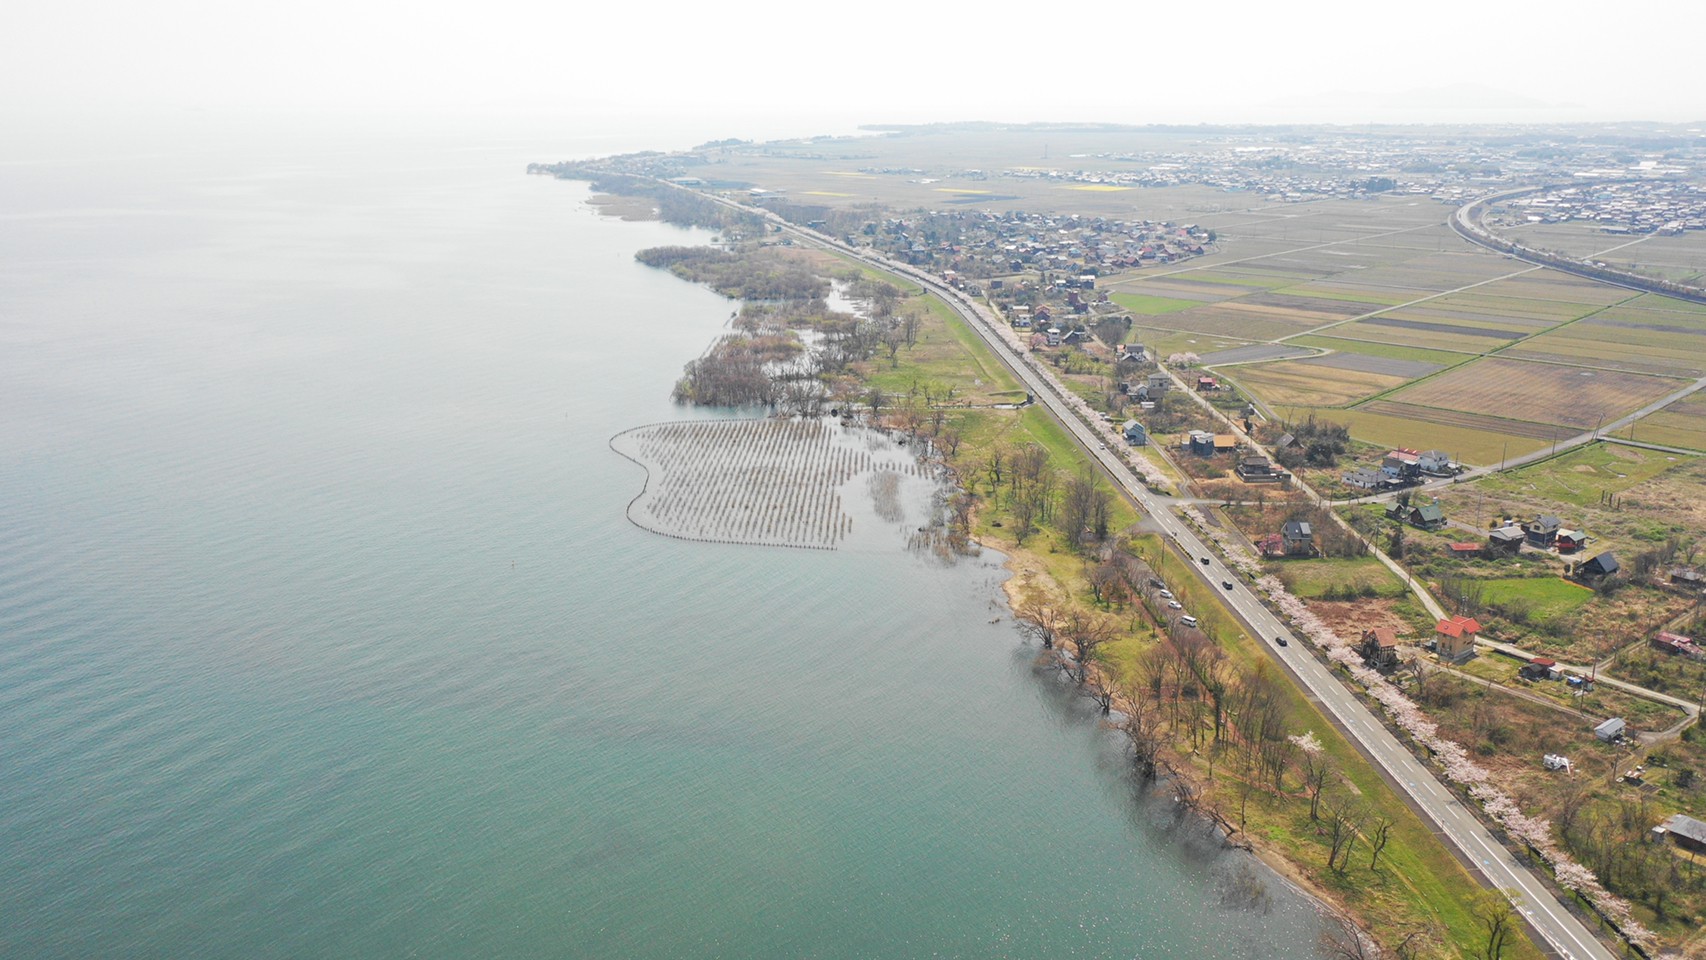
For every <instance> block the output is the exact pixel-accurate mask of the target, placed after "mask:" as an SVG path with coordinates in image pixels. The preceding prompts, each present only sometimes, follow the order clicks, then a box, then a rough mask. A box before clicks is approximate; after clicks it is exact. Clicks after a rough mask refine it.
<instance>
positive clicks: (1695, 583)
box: [1669, 567, 1706, 590]
mask: <svg viewBox="0 0 1706 960" xmlns="http://www.w3.org/2000/svg"><path fill="white" fill-rule="evenodd" d="M1669 576H1670V585H1671V586H1673V587H1681V588H1682V589H1684V590H1701V589H1706V574H1703V573H1701V572H1700V571H1699V570H1696V569H1694V568H1693V567H1671V568H1670V570H1669Z"/></svg>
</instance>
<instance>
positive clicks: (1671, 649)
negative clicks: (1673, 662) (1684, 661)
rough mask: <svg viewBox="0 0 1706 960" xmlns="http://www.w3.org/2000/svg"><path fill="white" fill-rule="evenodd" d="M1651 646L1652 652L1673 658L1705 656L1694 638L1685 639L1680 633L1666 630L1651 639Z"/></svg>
mask: <svg viewBox="0 0 1706 960" xmlns="http://www.w3.org/2000/svg"><path fill="white" fill-rule="evenodd" d="M1652 644H1653V649H1654V650H1658V651H1661V652H1663V653H1668V654H1671V655H1673V656H1676V655H1681V656H1685V657H1700V656H1706V650H1702V649H1701V648H1700V645H1699V644H1697V643H1695V642H1694V638H1692V637H1685V636H1683V635H1682V634H1680V633H1671V632H1669V631H1668V630H1667V631H1660V633H1659V635H1658V636H1656V637H1654V638H1653V640H1652Z"/></svg>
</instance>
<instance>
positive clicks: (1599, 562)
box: [1576, 550, 1623, 583]
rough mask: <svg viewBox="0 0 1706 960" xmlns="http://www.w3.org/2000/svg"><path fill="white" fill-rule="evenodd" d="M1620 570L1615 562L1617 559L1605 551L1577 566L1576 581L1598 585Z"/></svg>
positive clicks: (1620, 566) (1619, 565) (1620, 567)
mask: <svg viewBox="0 0 1706 960" xmlns="http://www.w3.org/2000/svg"><path fill="white" fill-rule="evenodd" d="M1621 569H1623V567H1622V565H1621V564H1619V563H1618V562H1617V558H1616V557H1614V556H1612V554H1611V551H1610V550H1607V551H1605V552H1604V553H1602V554H1600V555H1598V556H1596V557H1594V558H1593V559H1591V560H1585V561H1583V562H1582V563H1580V564H1577V566H1576V579H1578V580H1580V581H1582V582H1583V583H1599V582H1600V581H1602V580H1604V579H1605V578H1606V577H1609V576H1611V575H1612V574H1614V573H1616V572H1617V571H1619V570H1621Z"/></svg>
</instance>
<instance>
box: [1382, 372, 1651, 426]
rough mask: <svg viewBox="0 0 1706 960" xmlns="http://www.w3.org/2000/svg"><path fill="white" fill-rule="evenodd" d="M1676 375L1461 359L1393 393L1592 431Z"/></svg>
mask: <svg viewBox="0 0 1706 960" xmlns="http://www.w3.org/2000/svg"><path fill="white" fill-rule="evenodd" d="M1679 386H1680V384H1679V383H1678V382H1677V381H1675V380H1666V379H1662V378H1659V377H1651V376H1644V375H1641V374H1635V373H1624V372H1621V371H1617V370H1590V369H1586V368H1583V367H1573V366H1563V365H1561V364H1554V363H1531V362H1527V361H1522V360H1507V359H1502V358H1492V359H1486V360H1477V361H1475V362H1474V363H1468V364H1464V365H1463V366H1461V367H1458V368H1456V369H1454V370H1448V371H1446V372H1445V373H1442V374H1440V375H1439V376H1436V377H1433V378H1431V379H1428V380H1424V381H1422V382H1421V383H1418V384H1416V385H1415V386H1413V387H1408V388H1406V389H1404V390H1400V391H1399V392H1397V393H1395V394H1393V395H1392V398H1391V399H1393V400H1395V401H1399V402H1402V403H1409V404H1415V405H1418V406H1424V407H1437V408H1440V409H1444V410H1456V411H1462V412H1466V413H1484V412H1486V411H1497V412H1498V415H1499V416H1500V417H1506V418H1509V419H1512V420H1525V421H1529V422H1531V423H1540V424H1557V425H1558V426H1561V427H1565V428H1572V429H1574V430H1576V431H1578V432H1579V431H1586V430H1592V429H1594V428H1595V427H1596V426H1598V425H1599V424H1600V423H1604V422H1608V421H1611V420H1615V419H1617V418H1618V417H1620V416H1622V415H1624V414H1626V413H1628V412H1629V411H1631V410H1634V409H1636V408H1638V407H1640V406H1641V405H1642V404H1643V403H1647V402H1649V401H1652V400H1656V399H1658V398H1660V397H1662V396H1664V395H1665V394H1667V393H1670V392H1671V391H1673V390H1675V389H1677V388H1678V387H1679Z"/></svg>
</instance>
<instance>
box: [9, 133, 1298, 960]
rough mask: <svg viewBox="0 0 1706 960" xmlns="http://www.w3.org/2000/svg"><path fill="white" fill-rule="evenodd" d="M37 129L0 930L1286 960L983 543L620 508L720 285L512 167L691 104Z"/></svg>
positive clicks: (149, 945) (73, 951) (781, 952)
mask: <svg viewBox="0 0 1706 960" xmlns="http://www.w3.org/2000/svg"><path fill="white" fill-rule="evenodd" d="M61 133H62V134H63V136H61V137H59V139H53V138H51V137H50V138H44V139H37V140H30V141H28V146H22V145H20V144H23V143H24V142H25V141H18V143H17V144H14V145H13V146H12V147H8V148H7V149H9V150H11V151H12V152H11V153H10V154H8V155H6V156H4V157H0V161H3V162H0V875H3V876H4V877H5V878H6V879H5V881H4V882H3V883H0V956H5V957H27V958H59V957H64V958H85V957H95V956H109V957H116V956H124V957H139V958H150V957H159V958H184V957H244V958H262V957H279V958H287V957H288V958H300V957H390V956H409V957H426V958H438V957H443V958H459V957H482V956H484V957H601V958H602V957H778V958H782V957H808V956H809V957H825V958H831V957H848V958H852V957H918V956H943V957H1002V956H1008V957H1045V956H1046V957H1182V956H1192V957H1225V958H1234V957H1281V956H1298V955H1301V954H1305V953H1308V952H1309V950H1310V945H1311V942H1312V938H1313V930H1314V919H1313V914H1312V912H1311V910H1310V908H1309V907H1308V905H1307V904H1306V903H1305V901H1303V899H1302V898H1300V897H1298V896H1297V895H1295V894H1293V893H1291V892H1290V891H1288V890H1286V889H1285V888H1284V887H1283V886H1281V885H1278V884H1276V883H1274V882H1273V881H1272V879H1271V877H1270V876H1269V875H1268V874H1267V873H1266V872H1265V871H1262V870H1260V869H1259V868H1253V867H1252V866H1251V861H1249V860H1248V858H1245V857H1242V856H1225V855H1221V854H1220V853H1219V852H1218V850H1217V848H1216V845H1215V843H1214V842H1213V840H1212V838H1211V837H1209V836H1208V835H1207V834H1206V833H1205V831H1204V830H1203V829H1202V828H1201V826H1200V825H1198V824H1196V823H1195V822H1194V821H1191V820H1180V819H1178V818H1176V817H1175V816H1174V815H1173V812H1172V810H1171V809H1170V806H1169V804H1168V803H1166V802H1165V800H1152V799H1145V798H1144V797H1142V796H1141V794H1140V792H1139V791H1137V790H1136V789H1135V788H1134V786H1133V784H1132V783H1131V782H1130V780H1129V779H1128V777H1127V776H1126V771H1125V765H1124V760H1123V757H1122V755H1121V753H1120V751H1119V749H1118V744H1117V742H1115V741H1114V740H1112V739H1111V738H1109V737H1108V736H1107V735H1105V734H1102V733H1100V732H1098V731H1097V730H1096V728H1095V725H1094V724H1093V723H1091V722H1090V718H1089V716H1088V713H1087V711H1086V709H1085V706H1086V705H1085V704H1081V703H1078V702H1074V701H1073V700H1071V699H1070V698H1069V697H1066V696H1065V695H1064V693H1063V691H1062V689H1061V687H1060V686H1059V684H1058V683H1056V682H1055V681H1053V680H1052V679H1050V678H1048V677H1042V676H1038V675H1037V674H1036V673H1035V672H1034V671H1033V669H1032V666H1031V661H1032V658H1033V655H1034V653H1035V651H1034V650H1032V649H1029V648H1027V647H1025V646H1024V645H1023V644H1022V643H1021V642H1020V640H1019V638H1018V637H1017V636H1016V634H1015V632H1014V631H1013V629H1012V627H1011V625H1010V624H1009V622H1008V619H1007V617H1006V611H1005V609H1004V607H1003V605H1002V601H1001V596H1000V592H999V583H1000V581H1001V579H1002V577H1003V573H1002V571H1001V568H1000V558H999V557H998V556H995V555H993V554H986V555H984V556H982V557H979V558H975V559H970V560H967V561H963V562H960V563H957V564H953V565H944V564H942V563H941V562H939V561H937V560H934V559H931V558H929V557H925V556H918V555H915V554H912V553H909V552H907V550H906V549H905V548H904V541H905V536H904V528H905V527H906V524H905V523H903V524H900V525H897V526H895V527H894V529H893V530H892V533H893V536H892V537H888V538H887V539H884V538H883V537H877V538H874V539H873V538H869V537H867V538H863V539H860V540H858V541H857V543H855V544H854V545H853V546H851V547H849V548H847V549H841V550H835V551H819V550H790V549H785V548H766V547H751V546H732V545H718V544H707V543H692V542H686V541H681V540H675V539H670V538H668V537H663V536H658V535H656V534H652V533H648V532H646V531H644V530H641V529H639V528H638V527H636V526H634V525H633V524H631V523H630V522H629V521H628V520H627V519H626V517H625V515H624V509H625V507H626V506H627V504H628V502H629V500H630V499H632V498H633V497H634V495H635V494H636V493H637V492H638V491H639V489H640V485H641V484H642V482H643V480H644V475H643V471H642V470H641V469H640V468H639V467H638V466H636V465H635V464H634V463H632V462H630V461H629V460H627V459H624V458H623V457H621V456H619V455H617V454H616V453H614V452H613V451H612V450H611V449H610V448H609V446H608V441H609V439H610V437H611V436H613V435H614V434H616V433H618V432H621V431H623V430H627V429H629V428H632V427H636V426H639V425H642V424H646V423H652V422H656V421H662V420H674V419H682V418H692V417H709V416H714V415H715V414H712V413H706V412H698V411H691V410H683V409H681V408H678V407H675V406H673V405H671V404H670V402H669V400H668V394H669V388H670V386H671V383H672V381H673V379H674V377H675V376H676V375H677V374H678V372H679V370H680V368H681V365H682V364H683V363H684V362H686V361H687V360H689V359H691V358H693V357H694V356H696V355H698V354H699V353H700V351H702V350H703V349H704V347H705V346H706V344H707V343H708V342H709V341H710V339H711V338H712V337H713V336H715V335H716V333H717V332H718V331H719V329H720V328H721V325H722V324H723V323H724V321H725V320H726V318H727V317H728V315H729V313H730V311H731V309H732V307H731V304H729V303H728V302H727V301H724V300H722V299H721V298H719V297H717V296H715V295H714V294H712V293H710V292H708V291H706V290H704V289H701V288H697V287H694V286H692V285H689V284H687V283H684V282H682V281H679V280H677V279H675V278H673V277H671V276H669V275H668V274H665V273H661V272H658V271H653V270H650V269H648V268H646V267H643V266H641V265H639V264H638V263H636V262H635V261H634V259H633V253H634V251H635V250H636V249H639V248H641V247H645V246H651V245H657V244H663V243H682V242H698V241H702V240H704V239H706V236H705V235H704V234H693V233H690V232H687V231H683V230H678V229H676V228H673V227H668V226H664V225H659V224H654V223H622V222H617V221H612V220H607V219H602V218H600V217H598V216H596V215H595V214H594V213H593V212H592V211H591V210H590V208H588V207H587V206H586V205H584V203H583V200H584V198H585V196H586V191H585V187H584V185H580V184H575V183H564V182H556V181H552V180H550V179H547V178H540V177H527V176H524V175H523V174H522V169H523V167H524V165H525V164H526V163H527V162H528V161H530V160H554V159H560V158H563V157H568V156H575V155H587V154H593V153H604V152H611V151H614V150H620V149H632V148H638V147H673V146H680V145H684V144H686V143H691V142H694V141H693V140H692V139H690V138H687V137H685V136H670V135H664V134H658V135H648V137H641V136H639V135H637V134H628V135H617V136H611V137H595V136H594V135H592V134H588V133H576V134H575V135H573V136H570V137H563V136H558V135H554V134H553V133H552V132H551V131H550V130H544V132H542V133H540V134H537V135H534V134H532V133H531V132H530V131H527V130H520V131H516V130H508V131H495V132H494V131H493V130H492V129H485V128H481V129H472V128H471V129H470V130H469V131H466V132H462V133H456V132H438V133H430V134H415V133H403V132H397V131H390V130H387V131H383V132H381V131H377V130H365V131H364V130H346V131H343V132H331V133H328V132H326V131H320V130H316V131H313V132H304V131H302V130H296V129H290V130H280V129H273V130H267V129H247V130H246V131H245V132H243V133H242V134H241V135H238V134H235V133H231V132H230V131H229V130H227V129H226V128H224V127H222V126H221V125H219V124H217V123H211V122H209V123H205V124H202V125H201V126H200V127H199V128H197V126H196V125H195V124H193V123H192V124H188V125H187V126H186V129H184V130H182V131H176V132H174V133H173V134H172V135H170V136H168V135H164V134H162V133H161V132H159V131H141V130H140V128H139V130H138V131H137V132H135V135H134V136H126V137H121V138H119V140H118V142H113V139H112V137H115V136H117V135H116V134H111V135H108V136H107V137H100V136H95V135H94V134H92V133H90V132H88V131H73V132H71V133H65V132H64V131H61ZM709 133H714V131H710V132H708V133H707V135H709ZM922 507H923V505H922V503H914V504H912V505H911V509H912V510H913V511H915V513H914V514H912V515H910V516H909V522H915V521H914V520H913V517H916V516H917V515H918V514H917V513H916V511H920V510H922ZM992 620H996V621H997V622H991V621H992ZM1252 887H1255V888H1258V889H1260V890H1261V891H1263V892H1262V893H1260V894H1259V895H1257V896H1256V897H1255V900H1256V901H1259V905H1252V896H1251V894H1250V890H1251V888H1252Z"/></svg>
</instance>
